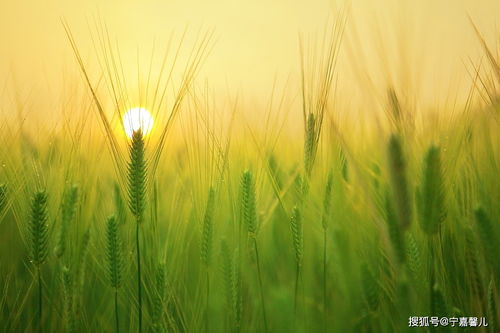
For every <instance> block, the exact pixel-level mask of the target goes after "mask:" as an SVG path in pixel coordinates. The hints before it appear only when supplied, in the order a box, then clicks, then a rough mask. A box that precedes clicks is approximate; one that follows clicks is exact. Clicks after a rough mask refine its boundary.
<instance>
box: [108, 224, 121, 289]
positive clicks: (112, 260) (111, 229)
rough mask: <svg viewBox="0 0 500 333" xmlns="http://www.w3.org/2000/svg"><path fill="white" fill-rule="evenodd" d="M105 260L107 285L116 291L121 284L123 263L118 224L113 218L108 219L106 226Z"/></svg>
mask: <svg viewBox="0 0 500 333" xmlns="http://www.w3.org/2000/svg"><path fill="white" fill-rule="evenodd" d="M106 259H107V262H108V267H107V273H108V279H109V283H110V284H111V287H113V288H115V289H118V288H120V286H121V283H122V269H123V262H122V253H121V242H120V235H119V232H118V223H117V221H116V218H115V217H114V216H110V217H109V218H108V221H107V225H106Z"/></svg>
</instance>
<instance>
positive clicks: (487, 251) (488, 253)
mask: <svg viewBox="0 0 500 333" xmlns="http://www.w3.org/2000/svg"><path fill="white" fill-rule="evenodd" d="M474 216H475V218H476V225H477V231H478V234H479V238H480V239H481V244H482V245H483V254H484V257H485V259H486V262H487V263H488V265H489V266H490V267H491V270H492V271H493V272H494V273H495V275H496V276H500V264H499V261H498V258H497V257H498V256H497V255H495V253H497V251H498V248H499V245H498V238H497V237H496V235H495V229H494V228H493V223H492V222H491V220H490V217H489V216H488V214H487V213H486V211H485V210H484V208H482V207H478V208H476V209H475V210H474Z"/></svg>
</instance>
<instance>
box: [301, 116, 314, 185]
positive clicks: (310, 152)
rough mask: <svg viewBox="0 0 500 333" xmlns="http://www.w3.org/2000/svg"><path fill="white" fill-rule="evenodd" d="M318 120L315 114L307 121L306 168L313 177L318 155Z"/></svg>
mask: <svg viewBox="0 0 500 333" xmlns="http://www.w3.org/2000/svg"><path fill="white" fill-rule="evenodd" d="M316 146H317V142H316V120H315V117H314V114H313V113H309V114H308V115H307V119H306V128H305V140H304V168H305V170H306V174H307V176H308V177H309V176H311V171H312V167H313V164H314V158H315V155H316Z"/></svg>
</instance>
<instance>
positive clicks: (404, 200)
mask: <svg viewBox="0 0 500 333" xmlns="http://www.w3.org/2000/svg"><path fill="white" fill-rule="evenodd" d="M388 155H389V175H390V182H391V188H392V198H393V200H394V203H395V210H396V213H397V218H398V222H399V225H400V227H401V228H402V229H408V228H409V227H410V223H411V199H410V192H409V184H408V178H407V174H406V173H407V164H406V158H405V156H404V152H403V145H402V142H401V138H400V137H399V136H397V135H392V136H391V138H390V139H389V145H388Z"/></svg>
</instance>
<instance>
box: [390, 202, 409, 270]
mask: <svg viewBox="0 0 500 333" xmlns="http://www.w3.org/2000/svg"><path fill="white" fill-rule="evenodd" d="M385 214H386V215H385V217H386V222H387V229H388V231H389V238H390V240H391V244H392V248H393V250H394V253H395V254H396V257H397V259H398V262H399V263H400V264H402V263H404V262H405V259H406V250H405V242H404V241H405V239H404V231H403V230H402V229H401V227H400V224H399V223H398V218H397V216H396V212H395V209H394V206H393V204H392V201H391V198H390V195H389V193H386V197H385Z"/></svg>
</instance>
